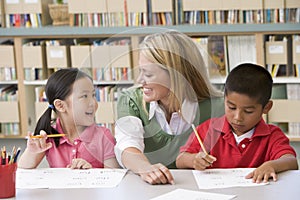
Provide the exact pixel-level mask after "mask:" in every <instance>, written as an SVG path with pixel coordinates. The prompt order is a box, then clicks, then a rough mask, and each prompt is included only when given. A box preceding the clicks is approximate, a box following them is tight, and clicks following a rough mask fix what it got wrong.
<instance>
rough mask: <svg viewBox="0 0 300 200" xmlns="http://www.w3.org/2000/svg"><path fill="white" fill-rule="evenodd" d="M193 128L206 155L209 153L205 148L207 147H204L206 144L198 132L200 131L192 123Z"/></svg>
mask: <svg viewBox="0 0 300 200" xmlns="http://www.w3.org/2000/svg"><path fill="white" fill-rule="evenodd" d="M192 128H193V130H194V132H195V135H196V137H197V139H198V142H199V143H200V146H201V149H202V150H203V152H204V153H205V154H206V155H208V153H207V151H206V150H205V147H204V145H203V142H202V140H201V138H200V136H199V134H198V132H197V130H196V128H195V125H194V124H192Z"/></svg>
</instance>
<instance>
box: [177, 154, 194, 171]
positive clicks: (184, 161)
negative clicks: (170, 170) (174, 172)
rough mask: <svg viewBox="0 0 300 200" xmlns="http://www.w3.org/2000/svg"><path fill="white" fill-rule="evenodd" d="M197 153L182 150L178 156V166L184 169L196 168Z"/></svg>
mask: <svg viewBox="0 0 300 200" xmlns="http://www.w3.org/2000/svg"><path fill="white" fill-rule="evenodd" d="M195 156H196V153H189V152H181V153H180V154H179V155H178V156H177V158H176V167H177V168H182V169H194V159H195Z"/></svg>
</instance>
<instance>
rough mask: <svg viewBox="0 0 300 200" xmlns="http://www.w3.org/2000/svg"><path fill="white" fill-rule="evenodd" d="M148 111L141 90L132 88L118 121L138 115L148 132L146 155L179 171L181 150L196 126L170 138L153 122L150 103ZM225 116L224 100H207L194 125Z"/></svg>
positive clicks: (122, 98)
mask: <svg viewBox="0 0 300 200" xmlns="http://www.w3.org/2000/svg"><path fill="white" fill-rule="evenodd" d="M146 110H147V111H146ZM146 110H145V108H144V103H143V93H142V90H141V89H140V88H130V89H128V90H126V91H124V92H122V93H121V94H120V96H119V98H118V107H117V112H118V119H119V118H121V117H125V116H135V117H138V118H139V119H141V121H142V124H143V126H144V130H145V133H144V144H145V150H144V154H145V156H146V157H147V158H148V159H149V161H150V162H151V163H152V164H155V163H162V164H163V165H165V166H167V167H168V168H176V165H175V161H176V157H177V155H178V153H179V148H180V147H181V146H183V145H184V144H185V143H186V141H187V139H188V137H189V135H190V134H191V133H192V132H193V130H192V127H190V128H189V129H188V130H187V131H185V132H183V133H182V134H180V135H170V134H168V133H166V132H165V131H163V130H162V129H161V127H160V125H159V123H158V122H157V120H156V118H155V117H153V118H152V119H151V120H149V115H148V111H149V103H146ZM223 114H224V99H223V98H221V97H220V98H213V99H207V100H205V101H202V102H199V107H198V111H197V114H196V117H195V119H194V122H193V123H194V124H195V126H197V125H198V124H200V123H202V122H204V121H205V120H207V119H209V118H211V117H219V116H221V115H223ZM129 126H130V125H129Z"/></svg>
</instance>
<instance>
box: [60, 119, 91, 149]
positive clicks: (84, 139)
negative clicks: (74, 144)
mask: <svg viewBox="0 0 300 200" xmlns="http://www.w3.org/2000/svg"><path fill="white" fill-rule="evenodd" d="M95 127H96V124H93V125H91V126H88V127H86V128H85V129H84V131H83V132H82V133H81V134H80V135H79V136H78V137H77V138H76V139H75V140H80V141H82V142H85V143H89V142H91V140H92V138H93V137H91V136H90V135H91V134H94V131H93V129H95ZM55 129H56V130H57V131H58V132H59V133H63V130H62V127H61V123H60V120H59V118H58V119H56V126H55ZM66 142H67V143H68V142H69V140H68V138H67V137H65V136H64V137H62V138H61V139H60V140H59V144H63V143H66Z"/></svg>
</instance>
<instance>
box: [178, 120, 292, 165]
mask: <svg viewBox="0 0 300 200" xmlns="http://www.w3.org/2000/svg"><path fill="white" fill-rule="evenodd" d="M197 131H198V133H199V135H200V137H201V139H202V140H203V143H204V146H205V149H206V150H207V151H208V152H209V153H210V154H211V155H213V156H215V157H216V158H217V160H216V161H215V162H214V163H213V165H212V167H210V168H238V167H242V168H243V167H244V168H246V167H254V168H255V167H259V166H260V165H261V164H263V163H264V162H266V161H268V160H275V159H278V158H280V157H281V156H282V155H284V154H292V155H294V156H296V153H295V151H294V149H293V148H292V147H291V146H290V145H289V139H288V138H287V137H286V135H285V134H284V133H283V132H282V131H281V130H280V129H279V128H278V127H276V126H274V125H271V124H266V123H265V122H264V120H263V119H262V120H261V121H260V122H259V123H258V124H257V126H256V127H255V131H254V133H253V135H252V137H251V138H245V139H244V140H242V141H241V142H240V143H239V144H238V145H237V143H236V140H235V138H234V135H233V133H232V131H231V127H230V124H229V123H228V121H227V120H226V118H225V117H224V116H223V117H221V118H215V119H211V120H207V121H206V122H204V123H202V124H201V125H199V126H198V127H197ZM200 149H201V147H200V144H199V142H198V140H197V138H196V136H195V134H194V133H192V134H191V135H190V137H189V139H188V141H187V142H186V144H185V145H184V146H182V147H181V148H180V152H190V153H198V152H199V151H200Z"/></svg>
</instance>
